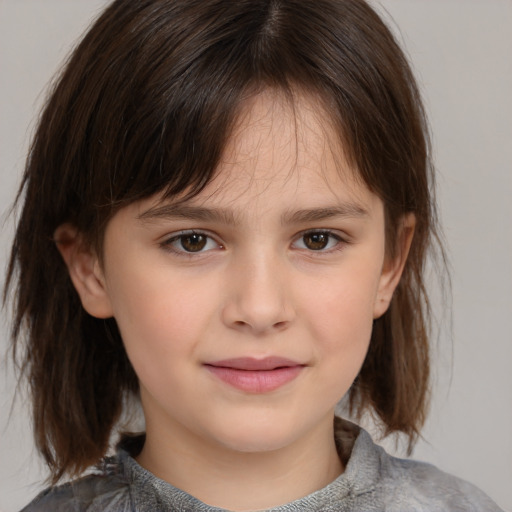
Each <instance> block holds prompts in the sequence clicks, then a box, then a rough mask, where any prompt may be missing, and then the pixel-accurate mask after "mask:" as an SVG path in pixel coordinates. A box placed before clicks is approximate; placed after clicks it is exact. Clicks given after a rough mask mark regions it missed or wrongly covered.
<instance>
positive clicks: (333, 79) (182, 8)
mask: <svg viewBox="0 0 512 512" xmlns="http://www.w3.org/2000/svg"><path fill="white" fill-rule="evenodd" d="M431 185H432V175H431V167H430V163H429V148H428V140H427V137H426V126H425V120H424V115H423V112H422V108H421V102H420V98H419V95H418V92H417V88H416V85H415V82H414V79H413V77H412V75H411V73H410V70H409V67H408V65H407V63H406V61H405V59H404V57H403V55H402V53H401V51H400V50H399V48H398V47H397V45H396V43H395V42H394V40H393V38H392V36H391V35H390V33H389V31H388V30H387V29H386V28H385V27H384V25H383V24H382V22H381V21H380V20H379V18H378V17H377V16H376V14H375V13H374V12H373V11H372V10H371V9H370V8H369V7H368V6H367V5H366V4H365V3H364V2H362V1H358V0H350V1H348V0H344V1H340V0H337V1H334V0H321V1H319V0H315V1H314V2H313V1H311V2H310V1H305V0H304V1H295V2H293V1H285V0H283V1H279V2H278V1H269V0H266V1H263V0H261V1H260V0H251V1H250V2H245V1H237V2H231V1H227V0H215V1H214V0H198V1H196V0H186V1H185V0H181V1H178V0H165V1H164V0H159V1H158V0H144V1H143V0H140V1H138V0H137V1H134V0H129V1H128V0H124V1H116V2H114V3H113V4H112V6H111V7H109V8H108V9H107V10H106V11H105V13H104V14H103V15H102V16H101V17H100V18H99V20H98V21H97V22H96V24H95V25H94V26H93V27H92V28H91V29H90V31H89V32H88V34H87V35H86V37H85V39H84V40H83V42H82V43H81V44H80V45H79V47H78V48H77V50H76V51H75V53H74V54H73V56H72V58H71V59H70V61H69V63H68V65H67V68H66V70H65V71H64V73H63V75H62V77H61V78H60V80H59V82H58V84H57V85H56V88H55V90H54V92H53V94H52V96H51V98H50V100H49V101H48V104H47V107H46V110H45V112H44V114H43V116H42V118H41V121H40V126H39V129H38V131H37V133H36V137H35V140H34V144H33V147H32V150H31V154H30V158H29V162H28V165H27V170H26V174H25V177H24V182H23V193H24V207H23V210H22V213H21V216H20V221H19V225H18V230H17V233H16V239H15V244H14V248H13V252H12V259H11V265H10V268H9V274H8V275H9V280H8V285H9V283H10V284H14V279H17V292H18V293H17V297H16V298H17V303H16V313H17V316H16V319H15V326H14V327H15V328H14V335H15V340H16V339H19V337H20V335H21V333H22V327H23V330H24V329H27V346H26V348H25V359H24V368H25V371H26V373H27V376H28V378H29V381H30V385H31V389H32V395H33V407H34V426H35V434H36V441H37V444H38V447H39V449H40V451H41V452H42V454H43V456H44V457H45V459H46V461H47V463H48V464H49V467H50V469H51V470H52V474H53V483H54V484H55V483H57V481H58V480H59V479H60V478H61V477H62V476H64V475H66V474H68V475H74V476H76V475H79V474H81V473H83V472H84V471H85V470H86V469H87V468H88V467H90V466H94V465H96V464H98V463H99V471H97V472H96V473H95V474H93V475H91V476H87V477H85V478H82V479H79V480H75V481H74V482H73V483H71V484H64V485H63V486H60V487H53V488H51V489H49V490H48V491H46V492H44V493H43V494H41V495H40V496H39V497H38V498H36V500H35V501H34V502H33V503H32V504H31V505H29V506H28V507H27V509H26V510H66V509H70V510H73V509H77V510H108V511H110V510H111V511H118V510H152V511H154V510H216V509H217V510H218V508H216V507H221V508H223V509H229V510H256V509H273V508H274V509H276V507H277V509H278V510H333V511H334V510H336V511H338V510H498V508H497V507H496V505H494V504H493V503H492V502H491V501H490V500H489V499H488V498H486V497H485V496H484V495H482V494H481V493H480V492H479V491H478V490H476V489H475V488H473V487H471V486H470V485H469V484H466V483H464V482H462V481H459V480H457V479H455V478H454V477H450V476H447V475H446V474H444V473H441V472H440V471H438V470H437V469H435V468H433V467H431V466H428V465H425V464H421V463H416V462H412V461H404V460H398V459H395V458H392V457H390V456H389V455H387V454H386V453H384V452H383V451H382V450H381V449H380V448H378V447H377V446H376V445H374V444H373V442H372V441H371V439H370V438H369V436H368V434H366V433H365V432H364V431H363V430H362V429H360V428H359V427H357V426H355V425H354V424H352V423H349V422H347V421H346V420H341V419H339V418H336V419H335V417H334V408H335V406H336V404H337V402H338V401H339V400H340V399H341V398H342V397H343V396H347V398H348V402H349V404H350V405H351V407H352V410H353V411H354V412H358V413H359V414H362V413H363V412H365V411H371V412H373V413H374V414H375V415H376V416H377V417H378V418H379V419H380V420H381V422H382V424H383V426H384V430H385V432H386V433H393V432H403V433H404V434H406V435H407V436H408V437H409V440H410V442H411V443H413V442H414V440H415V439H416V437H417V436H418V434H419V432H420V429H421V426H422V424H423V422H424V419H425V414H426V402H427V398H428V388H429V382H428V381H429V379H428V376H429V366H428V340H427V331H428V307H427V306H428V301H427V300H426V295H425V290H424V281H423V265H424V262H425V256H426V253H427V250H428V249H429V247H430V245H431V244H432V242H433V241H435V240H436V236H437V235H436V223H435V215H434V204H433V199H432V197H431V192H430V188H431ZM59 254H60V255H59ZM15 272H17V273H15ZM18 343H19V342H18ZM133 399H136V400H139V399H140V403H141V405H142V409H143V411H144V417H145V422H146V426H145V434H144V435H143V436H135V435H133V436H124V437H123V439H122V441H121V443H120V446H119V448H118V450H117V454H116V455H115V457H113V458H107V459H103V457H104V456H105V454H106V452H107V450H108V446H109V440H110V437H111V434H112V432H113V431H114V429H115V427H116V424H117V423H118V422H119V420H120V417H121V415H122V414H123V413H125V412H126V410H127V408H128V405H129V403H130V402H132V401H133ZM102 459H103V462H100V461H102Z"/></svg>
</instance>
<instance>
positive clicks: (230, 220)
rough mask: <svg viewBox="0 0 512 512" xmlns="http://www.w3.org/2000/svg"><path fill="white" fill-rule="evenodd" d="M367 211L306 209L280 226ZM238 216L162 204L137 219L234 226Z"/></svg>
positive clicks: (355, 208) (357, 208)
mask: <svg viewBox="0 0 512 512" xmlns="http://www.w3.org/2000/svg"><path fill="white" fill-rule="evenodd" d="M367 216H368V211H367V210H365V209H364V208H363V207H362V206H360V205H358V204H356V203H344V204H342V205H336V206H329V207H323V208H307V209H301V210H294V211H288V212H284V213H283V215H282V216H281V223H282V224H285V225H286V224H301V223H307V222H315V221H320V220H326V219H331V218H335V217H342V218H362V217H367ZM239 218H240V215H239V214H237V213H235V212H233V211H232V210H227V209H224V208H205V207H202V206H190V205H185V204H183V203H175V204H163V205H161V206H157V207H154V208H150V209H149V210H147V211H145V212H143V213H141V214H140V215H139V216H138V219H139V220H141V221H143V222H144V221H151V220H154V219H185V220H194V221H203V222H205V221H208V222H219V223H222V224H226V225H235V224H237V221H238V220H239Z"/></svg>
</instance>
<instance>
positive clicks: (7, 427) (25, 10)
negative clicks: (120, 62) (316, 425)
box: [0, 0, 512, 512]
mask: <svg viewBox="0 0 512 512" xmlns="http://www.w3.org/2000/svg"><path fill="white" fill-rule="evenodd" d="M105 4H106V2H105V1H104V0H0V180H1V187H0V215H2V220H3V219H5V212H6V211H7V208H8V205H9V204H10V203H11V201H12V199H13V197H14V193H15V190H16V187H17V183H18V181H19V178H20V174H21V171H22V168H23V161H24V156H25V153H26V149H27V145H28V141H29V136H30V133H31V128H33V126H34V122H35V117H36V113H37V112H38V110H39V107H40V105H41V104H42V101H43V99H44V93H43V91H44V89H45V86H46V84H47V83H48V81H49V80H50V78H51V77H52V75H53V73H54V71H55V70H56V69H57V67H58V65H59V63H60V62H61V61H62V59H63V58H64V56H65V55H66V54H67V53H68V52H69V50H70V48H71V47H72V45H73V43H74V42H75V41H76V40H77V38H78V37H79V35H80V34H81V32H82V31H83V29H84V28H85V27H86V26H87V25H88V23H89V22H90V20H91V19H92V17H93V16H95V15H96V14H97V13H98V11H99V9H100V8H101V6H103V5H105ZM379 8H380V9H381V10H383V11H387V13H386V12H384V14H385V16H387V17H388V19H389V18H392V20H393V21H391V23H392V24H393V25H394V30H395V31H396V32H397V34H398V36H399V38H400V40H401V41H402V43H403V44H404V45H405V47H406V49H407V52H408V53H409V55H410V57H411V59H412V61H413V65H414V68H415V70H416V72H417V74H418V77H419V80H420V82H421V84H422V87H423V92H424V95H425V99H426V103H427V108H428V111H429V114H430V119H431V124H432V129H433V133H434V143H435V155H436V162H437V167H438V169H439V179H438V181H439V201H440V212H441V217H442V221H443V225H444V229H445V236H446V239H447V246H448V251H449V255H450V258H451V263H452V267H453V359H452V349H451V345H450V332H449V327H448V326H447V325H446V324H445V325H444V326H443V327H442V331H441V336H440V340H439V350H438V355H437V385H436V388H435V395H434V402H433V408H432V413H431V416H430V419H429V421H428V423H427V426H426V428H425V431H424V438H425V440H424V441H421V442H420V443H419V444H418V445H417V448H416V450H415V452H414V457H415V458H419V459H423V460H428V461H431V462H433V463H434V464H436V465H438V466H440V467H441V468H443V469H444V470H446V471H448V472H451V473H454V474H457V475H459V476H461V477H463V478H466V479H468V480H470V481H472V482H474V483H475V484H477V485H478V486H479V487H481V488H482V489H483V490H484V491H485V492H487V493H488V494H489V495H490V496H492V497H493V498H494V499H495V500H496V501H497V502H498V504H499V505H501V506H502V507H503V508H504V509H505V510H509V511H512V371H511V363H512V1H511V0H383V1H382V2H381V3H380V7H379ZM398 27H399V28H398ZM11 236H12V220H8V221H7V223H6V224H5V225H4V227H3V229H2V231H1V234H0V265H1V266H2V268H3V267H4V266H5V262H6V258H7V252H8V248H9V243H10V238H11ZM6 316H7V315H5V314H4V316H3V317H2V322H3V323H2V324H0V353H1V355H2V358H3V356H4V353H5V350H6V345H7V337H8V336H7V332H8V330H7V326H6V320H5V317H6ZM0 372H1V373H0V393H1V395H0V511H1V512H12V511H15V510H17V509H18V508H19V507H21V506H22V504H24V503H26V502H27V501H28V500H29V499H30V498H31V497H32V496H33V495H34V494H35V493H36V492H37V491H38V490H39V489H40V483H39V482H40V480H41V478H42V475H43V474H44V473H43V468H41V465H40V463H38V462H37V457H36V454H35V451H34V448H33V444H32V441H31V433H30V425H29V417H28V415H27V412H26V408H25V406H24V404H23V400H20V401H19V402H18V405H17V406H16V407H15V408H14V409H13V411H12V415H11V418H10V421H9V416H10V414H9V413H10V410H11V409H10V407H11V401H12V396H13V392H14V378H13V374H12V371H11V370H10V369H9V368H7V367H6V366H5V363H4V362H2V366H1V367H0ZM386 445H387V446H391V447H392V444H390V443H389V442H388V443H386Z"/></svg>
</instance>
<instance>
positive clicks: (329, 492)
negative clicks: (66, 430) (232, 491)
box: [22, 420, 501, 512]
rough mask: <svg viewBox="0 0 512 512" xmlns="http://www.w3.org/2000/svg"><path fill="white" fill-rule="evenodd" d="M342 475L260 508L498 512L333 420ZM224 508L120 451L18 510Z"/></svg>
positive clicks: (473, 493)
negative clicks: (292, 498)
mask: <svg viewBox="0 0 512 512" xmlns="http://www.w3.org/2000/svg"><path fill="white" fill-rule="evenodd" d="M336 441H337V446H338V452H339V454H340V457H341V458H342V460H344V461H345V460H346V468H345V472H344V473H343V474H342V475H340V476H339V477H338V478H337V479H336V480H334V481H333V482H331V483H330V484H329V485H327V486H326V487H324V488H323V489H320V490H318V491H316V492H314V493H312V494H310V495H309V496H305V497H303V498H300V499H298V500H296V501H293V502H291V503H288V504H286V505H282V506H279V507H275V508H272V509H267V512H298V511H308V512H315V511H318V512H320V511H322V512H363V511H364V512H373V511H375V512H377V511H378V512H383V511H386V512H402V511H403V512H437V511H439V512H471V511H474V512H499V511H500V510H501V509H500V508H498V506H497V505H496V504H495V503H493V502H492V501H491V500H490V499H489V498H488V497H487V496H486V495H485V494H484V493H482V492H481V491H480V490H479V489H477V488H476V487H474V486H473V485H471V484H469V483H467V482H465V481H463V480H460V479H459V478H456V477H454V476H451V475H448V474H446V473H444V472H442V471H440V470H439V469H437V468H436V467H434V466H432V465H430V464H426V463H422V462H417V461H413V460H408V459H399V458H396V457H392V456H391V455H389V454H387V453H386V452H385V451H384V450H383V449H382V448H381V447H380V446H378V445H376V444H375V443H374V442H373V441H372V439H371V437H370V435H369V434H368V433H367V432H366V431H365V430H363V429H361V428H359V427H357V426H355V425H353V424H352V423H349V422H347V421H344V420H337V422H336ZM35 511H38V512H61V511H66V512H69V511H73V512H85V511H87V512H160V511H162V512H163V511H175V512H192V511H198V512H225V509H221V508H217V507H212V506H210V505H207V504H205V503H203V502H201V501H199V500H198V499H196V498H194V497H193V496H191V495H190V494H187V493H186V492H184V491H181V490H180V489H177V488H176V487H173V486H172V485H170V484H169V483H167V482H164V481H163V480H160V479H159V478H157V477H156V476H154V475H153V474H152V473H150V472H149V471H147V470H146V469H144V468H142V467H141V466H140V465H139V464H138V463H137V462H136V461H135V459H134V458H132V457H131V456H130V454H129V453H128V452H127V451H126V450H125V449H122V448H120V449H118V452H117V455H116V456H115V457H111V458H107V459H105V461H104V462H103V464H102V467H101V468H100V469H99V470H98V472H97V473H95V474H91V475H88V476H85V477H83V478H81V479H78V480H75V481H73V482H69V483H66V484H64V485H61V486H58V487H51V488H49V489H47V490H45V491H43V492H42V493H41V494H40V495H39V496H38V497H36V498H35V500H34V501H33V502H32V503H31V504H30V505H28V506H27V507H25V508H24V509H23V511H22V512H35Z"/></svg>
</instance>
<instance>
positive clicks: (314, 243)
mask: <svg viewBox="0 0 512 512" xmlns="http://www.w3.org/2000/svg"><path fill="white" fill-rule="evenodd" d="M341 242H343V240H342V239H341V237H339V236H338V235H335V234H334V233H332V232H331V231H308V232H306V233H303V234H302V236H301V237H300V238H299V239H298V240H296V241H295V242H294V244H293V245H294V247H296V248H299V249H307V250H309V251H329V250H330V249H335V248H336V246H338V245H339V244H340V243H341Z"/></svg>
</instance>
